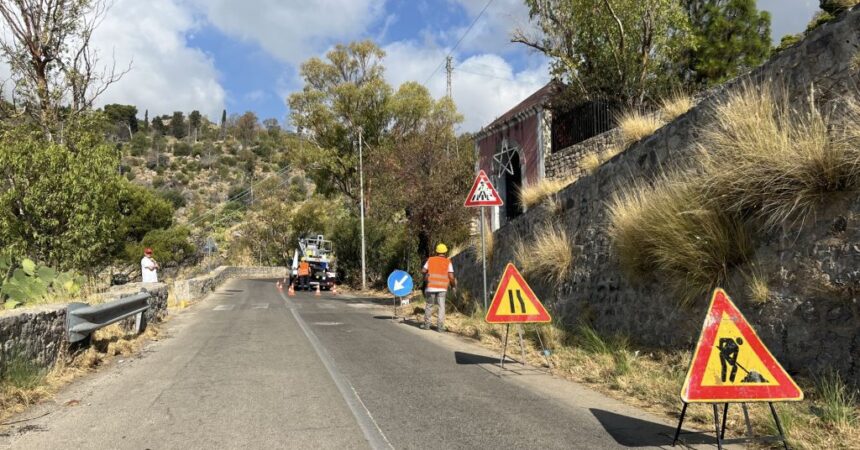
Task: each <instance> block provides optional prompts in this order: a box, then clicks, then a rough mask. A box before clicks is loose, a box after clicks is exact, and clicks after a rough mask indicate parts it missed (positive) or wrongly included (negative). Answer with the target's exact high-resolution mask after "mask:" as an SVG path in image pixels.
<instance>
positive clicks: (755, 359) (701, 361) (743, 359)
mask: <svg viewBox="0 0 860 450" xmlns="http://www.w3.org/2000/svg"><path fill="white" fill-rule="evenodd" d="M802 399H803V392H801V391H800V388H798V387H797V384H795V383H794V380H792V379H791V377H790V376H789V375H788V373H786V372H785V369H783V368H782V366H781V365H780V364H779V362H777V360H776V359H775V358H774V357H773V355H771V354H770V351H768V349H767V347H765V346H764V344H763V343H762V342H761V339H759V337H758V335H757V334H756V332H755V330H753V329H752V327H751V326H750V324H749V322H747V320H746V319H745V318H744V316H743V314H741V312H740V311H739V310H738V308H737V306H735V304H734V303H732V300H731V299H730V298H729V296H728V294H726V292H725V291H723V290H722V289H717V290H715V291H714V295H713V297H711V306H710V307H709V308H708V315H707V316H706V317H705V324H704V326H703V328H702V334H701V336H699V343H698V344H697V345H696V352H695V353H693V361H692V363H690V370H689V371H688V372H687V379H686V380H684V387H683V388H682V389H681V400H683V401H684V402H686V403H692V402H703V403H727V402H755V401H761V402H765V401H766V402H771V401H786V400H802Z"/></svg>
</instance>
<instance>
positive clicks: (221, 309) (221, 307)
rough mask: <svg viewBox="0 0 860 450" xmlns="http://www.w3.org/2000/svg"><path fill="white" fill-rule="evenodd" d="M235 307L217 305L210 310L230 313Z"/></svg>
mask: <svg viewBox="0 0 860 450" xmlns="http://www.w3.org/2000/svg"><path fill="white" fill-rule="evenodd" d="M235 307H236V305H218V306H216V307H214V308H212V310H213V311H232V310H233V308H235Z"/></svg>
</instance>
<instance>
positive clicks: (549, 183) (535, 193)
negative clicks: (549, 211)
mask: <svg viewBox="0 0 860 450" xmlns="http://www.w3.org/2000/svg"><path fill="white" fill-rule="evenodd" d="M573 180H574V179H573V178H572V177H566V178H561V179H549V178H543V179H541V180H540V181H538V182H537V183H533V184H530V185H527V186H523V187H522V188H521V189H520V200H521V201H522V203H523V205H524V206H525V207H526V208H531V207H533V206H535V205H537V204H538V203H540V202H542V201H544V200H546V199H547V198H549V197H550V196H553V195H555V194H556V193H558V191H560V190H562V189H563V188H564V187H566V186H567V185H569V184H570V183H572V182H573Z"/></svg>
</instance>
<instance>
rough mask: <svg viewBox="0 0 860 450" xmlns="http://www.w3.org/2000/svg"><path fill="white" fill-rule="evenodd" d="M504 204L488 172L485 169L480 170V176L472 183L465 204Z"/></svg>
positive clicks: (468, 205)
mask: <svg viewBox="0 0 860 450" xmlns="http://www.w3.org/2000/svg"><path fill="white" fill-rule="evenodd" d="M502 204H503V202H502V198H501V197H499V193H498V192H497V191H496V188H494V187H493V183H491V182H490V179H489V178H488V177H487V174H486V173H485V172H484V171H483V170H482V171H480V172H478V177H477V178H475V183H474V184H472V189H471V190H470V191H469V196H468V197H466V203H465V206H466V207H470V206H501V205H502Z"/></svg>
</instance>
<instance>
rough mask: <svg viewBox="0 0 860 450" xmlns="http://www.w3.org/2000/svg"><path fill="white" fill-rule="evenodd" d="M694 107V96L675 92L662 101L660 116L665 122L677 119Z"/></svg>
mask: <svg viewBox="0 0 860 450" xmlns="http://www.w3.org/2000/svg"><path fill="white" fill-rule="evenodd" d="M692 107H693V98H692V97H690V96H689V95H687V94H682V93H680V92H679V93H675V94H673V95H671V96H669V97H667V98H664V99H663V100H662V101H661V102H660V117H661V118H662V119H663V120H664V121H665V122H667V123H668V122H671V121H673V120H675V119H676V118H677V117H678V116H680V115H681V114H684V113H686V112H687V111H689V110H690V108H692Z"/></svg>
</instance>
